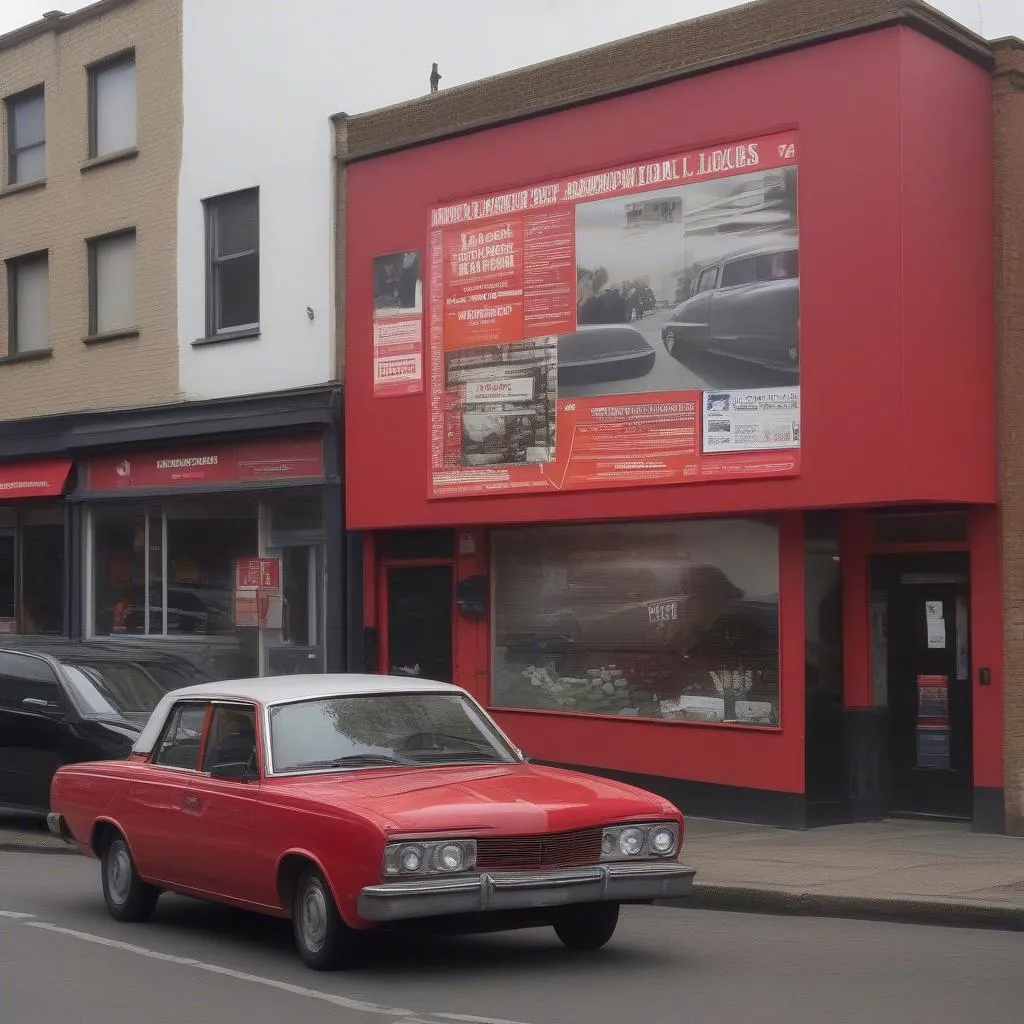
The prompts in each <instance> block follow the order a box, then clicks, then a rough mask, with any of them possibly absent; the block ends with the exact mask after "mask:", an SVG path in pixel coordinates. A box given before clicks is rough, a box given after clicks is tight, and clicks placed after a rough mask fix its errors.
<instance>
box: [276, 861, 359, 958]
mask: <svg viewBox="0 0 1024 1024" xmlns="http://www.w3.org/2000/svg"><path fill="white" fill-rule="evenodd" d="M292 930H293V931H294V932H295V945H296V946H297V947H298V950H299V956H301V957H302V959H303V961H304V962H305V964H306V966H307V967H312V968H313V970H314V971H332V970H336V969H337V968H339V967H342V966H344V965H345V964H346V962H347V961H348V960H350V959H351V956H352V954H353V952H354V951H355V945H356V935H355V932H353V931H352V930H351V929H350V928H349V927H348V925H346V924H345V922H344V921H343V920H342V919H341V915H340V914H339V913H338V908H337V906H336V905H335V902H334V897H333V896H332V895H331V890H330V887H329V886H328V885H327V883H326V882H325V881H324V876H323V875H322V874H320V872H319V871H317V869H316V868H310V869H308V870H307V871H305V872H303V874H302V875H301V876H300V877H299V882H298V885H296V886H295V897H294V900H293V902H292Z"/></svg>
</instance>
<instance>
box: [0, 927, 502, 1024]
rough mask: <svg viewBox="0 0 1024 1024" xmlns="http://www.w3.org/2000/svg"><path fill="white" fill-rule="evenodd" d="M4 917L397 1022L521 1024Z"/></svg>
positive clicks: (45, 929) (413, 1023)
mask: <svg viewBox="0 0 1024 1024" xmlns="http://www.w3.org/2000/svg"><path fill="white" fill-rule="evenodd" d="M0 916H2V917H10V918H14V919H16V920H18V921H19V923H20V924H24V925H26V926H27V927H29V928H38V929H39V930H40V931H47V932H53V933H55V934H57V935H66V936H68V937H69V938H72V939H79V940H81V941H82V942H92V943H95V944H96V945H98V946H107V947H109V948H110V949H119V950H122V951H123V952H126V953H134V954H136V955H137V956H144V957H147V958H148V959H150V960H163V961H164V962H165V963H172V964H179V965H180V966H182V967H192V968H195V969H196V970H200V971H209V972H210V973H211V974H219V975H222V976H223V977H226V978H234V979H235V980H237V981H245V982H250V983H252V984H256V985H266V986H268V987H270V988H276V989H279V990H280V991H282V992H289V993H291V994H292V995H296V996H304V997H305V998H307V999H319V1000H320V1001H321V1002H325V1003H331V1004H332V1005H334V1006H341V1007H344V1008H345V1009H346V1010H356V1011H358V1012H360V1013H376V1014H378V1015H380V1016H383V1017H394V1018H398V1019H397V1020H396V1024H437V1022H438V1021H439V1020H444V1021H458V1022H460V1024H521V1022H519V1021H509V1020H501V1019H499V1018H497V1017H475V1016H472V1015H469V1014H461V1013H437V1012H432V1013H429V1012H428V1013H427V1014H425V1015H421V1014H419V1013H417V1012H415V1011H413V1010H402V1009H398V1008H396V1007H391V1006H381V1005H380V1004H379V1003H368V1002H364V1001H363V1000H360V999H349V998H347V997H346V996H337V995H334V994H332V993H330V992H321V991H320V990H319V989H315V988H306V987H305V986H304V985H291V984H289V983H288V982H286V981H277V980H275V979H273V978H264V977H260V976H259V975H256V974H247V973H245V972H244V971H234V970H232V969H231V968H230V967H220V966H218V965H217V964H210V963H206V962H205V961H203V960H195V959H193V958H192V957H186V956H177V955H175V954H174V953H161V952H160V951H159V950H156V949H148V948H147V947H146V946H137V945H135V944H134V943H132V942H122V941H121V940H120V939H108V938H107V937H106V936H104V935H94V934H93V933H92V932H81V931H77V930H75V929H74V928H64V927H62V926H61V925H57V924H50V922H49V921H36V920H28V918H34V917H35V915H34V914H20V913H17V912H16V911H13V910H0Z"/></svg>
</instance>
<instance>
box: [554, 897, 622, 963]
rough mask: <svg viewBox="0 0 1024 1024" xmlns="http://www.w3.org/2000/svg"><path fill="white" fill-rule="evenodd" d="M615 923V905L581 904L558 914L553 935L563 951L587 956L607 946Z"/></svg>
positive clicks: (616, 906)
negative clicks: (586, 954) (557, 939)
mask: <svg viewBox="0 0 1024 1024" xmlns="http://www.w3.org/2000/svg"><path fill="white" fill-rule="evenodd" d="M618 923H619V905H618V903H585V904H583V905H581V906H578V907H566V908H565V910H563V911H562V913H561V914H560V915H559V918H558V920H557V921H555V934H556V935H557V936H558V937H559V939H561V940H562V945H564V946H565V947H566V948H567V949H572V950H575V951H577V952H582V953H589V952H593V951H594V950H596V949H600V948H601V947H602V946H605V945H607V943H608V942H609V940H610V939H611V937H612V936H613V935H614V934H615V927H616V925H618Z"/></svg>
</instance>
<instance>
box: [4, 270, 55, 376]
mask: <svg viewBox="0 0 1024 1024" xmlns="http://www.w3.org/2000/svg"><path fill="white" fill-rule="evenodd" d="M7 289H8V310H9V318H8V332H9V334H8V342H7V354H8V355H12V356H13V355H21V354H23V353H25V352H45V351H46V350H47V349H49V347H50V261H49V258H48V256H47V254H46V253H45V252H43V253H33V254H32V255H29V256H19V257H18V258H16V259H13V260H8V261H7Z"/></svg>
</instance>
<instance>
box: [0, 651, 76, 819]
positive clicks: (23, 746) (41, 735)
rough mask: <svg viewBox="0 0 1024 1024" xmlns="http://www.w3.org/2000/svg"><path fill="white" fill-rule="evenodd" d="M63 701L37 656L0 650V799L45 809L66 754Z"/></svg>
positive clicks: (54, 679) (13, 804)
mask: <svg viewBox="0 0 1024 1024" xmlns="http://www.w3.org/2000/svg"><path fill="white" fill-rule="evenodd" d="M67 711H68V708H67V703H66V700H65V697H64V694H63V692H62V691H61V689H60V685H59V683H58V682H57V677H56V675H55V674H54V671H53V669H52V668H51V667H50V665H49V664H48V663H47V662H46V661H44V660H43V659H42V658H35V657H31V656H28V655H23V654H14V653H10V652H7V651H0V804H3V805H7V806H10V807H28V808H32V809H34V810H43V811H45V810H49V808H50V781H51V780H52V778H53V775H54V773H55V772H56V771H57V769H58V768H59V767H60V765H61V764H63V763H64V762H65V761H66V760H67V757H66V753H67V749H68V744H69V732H68V725H67V720H66V719H67Z"/></svg>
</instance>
